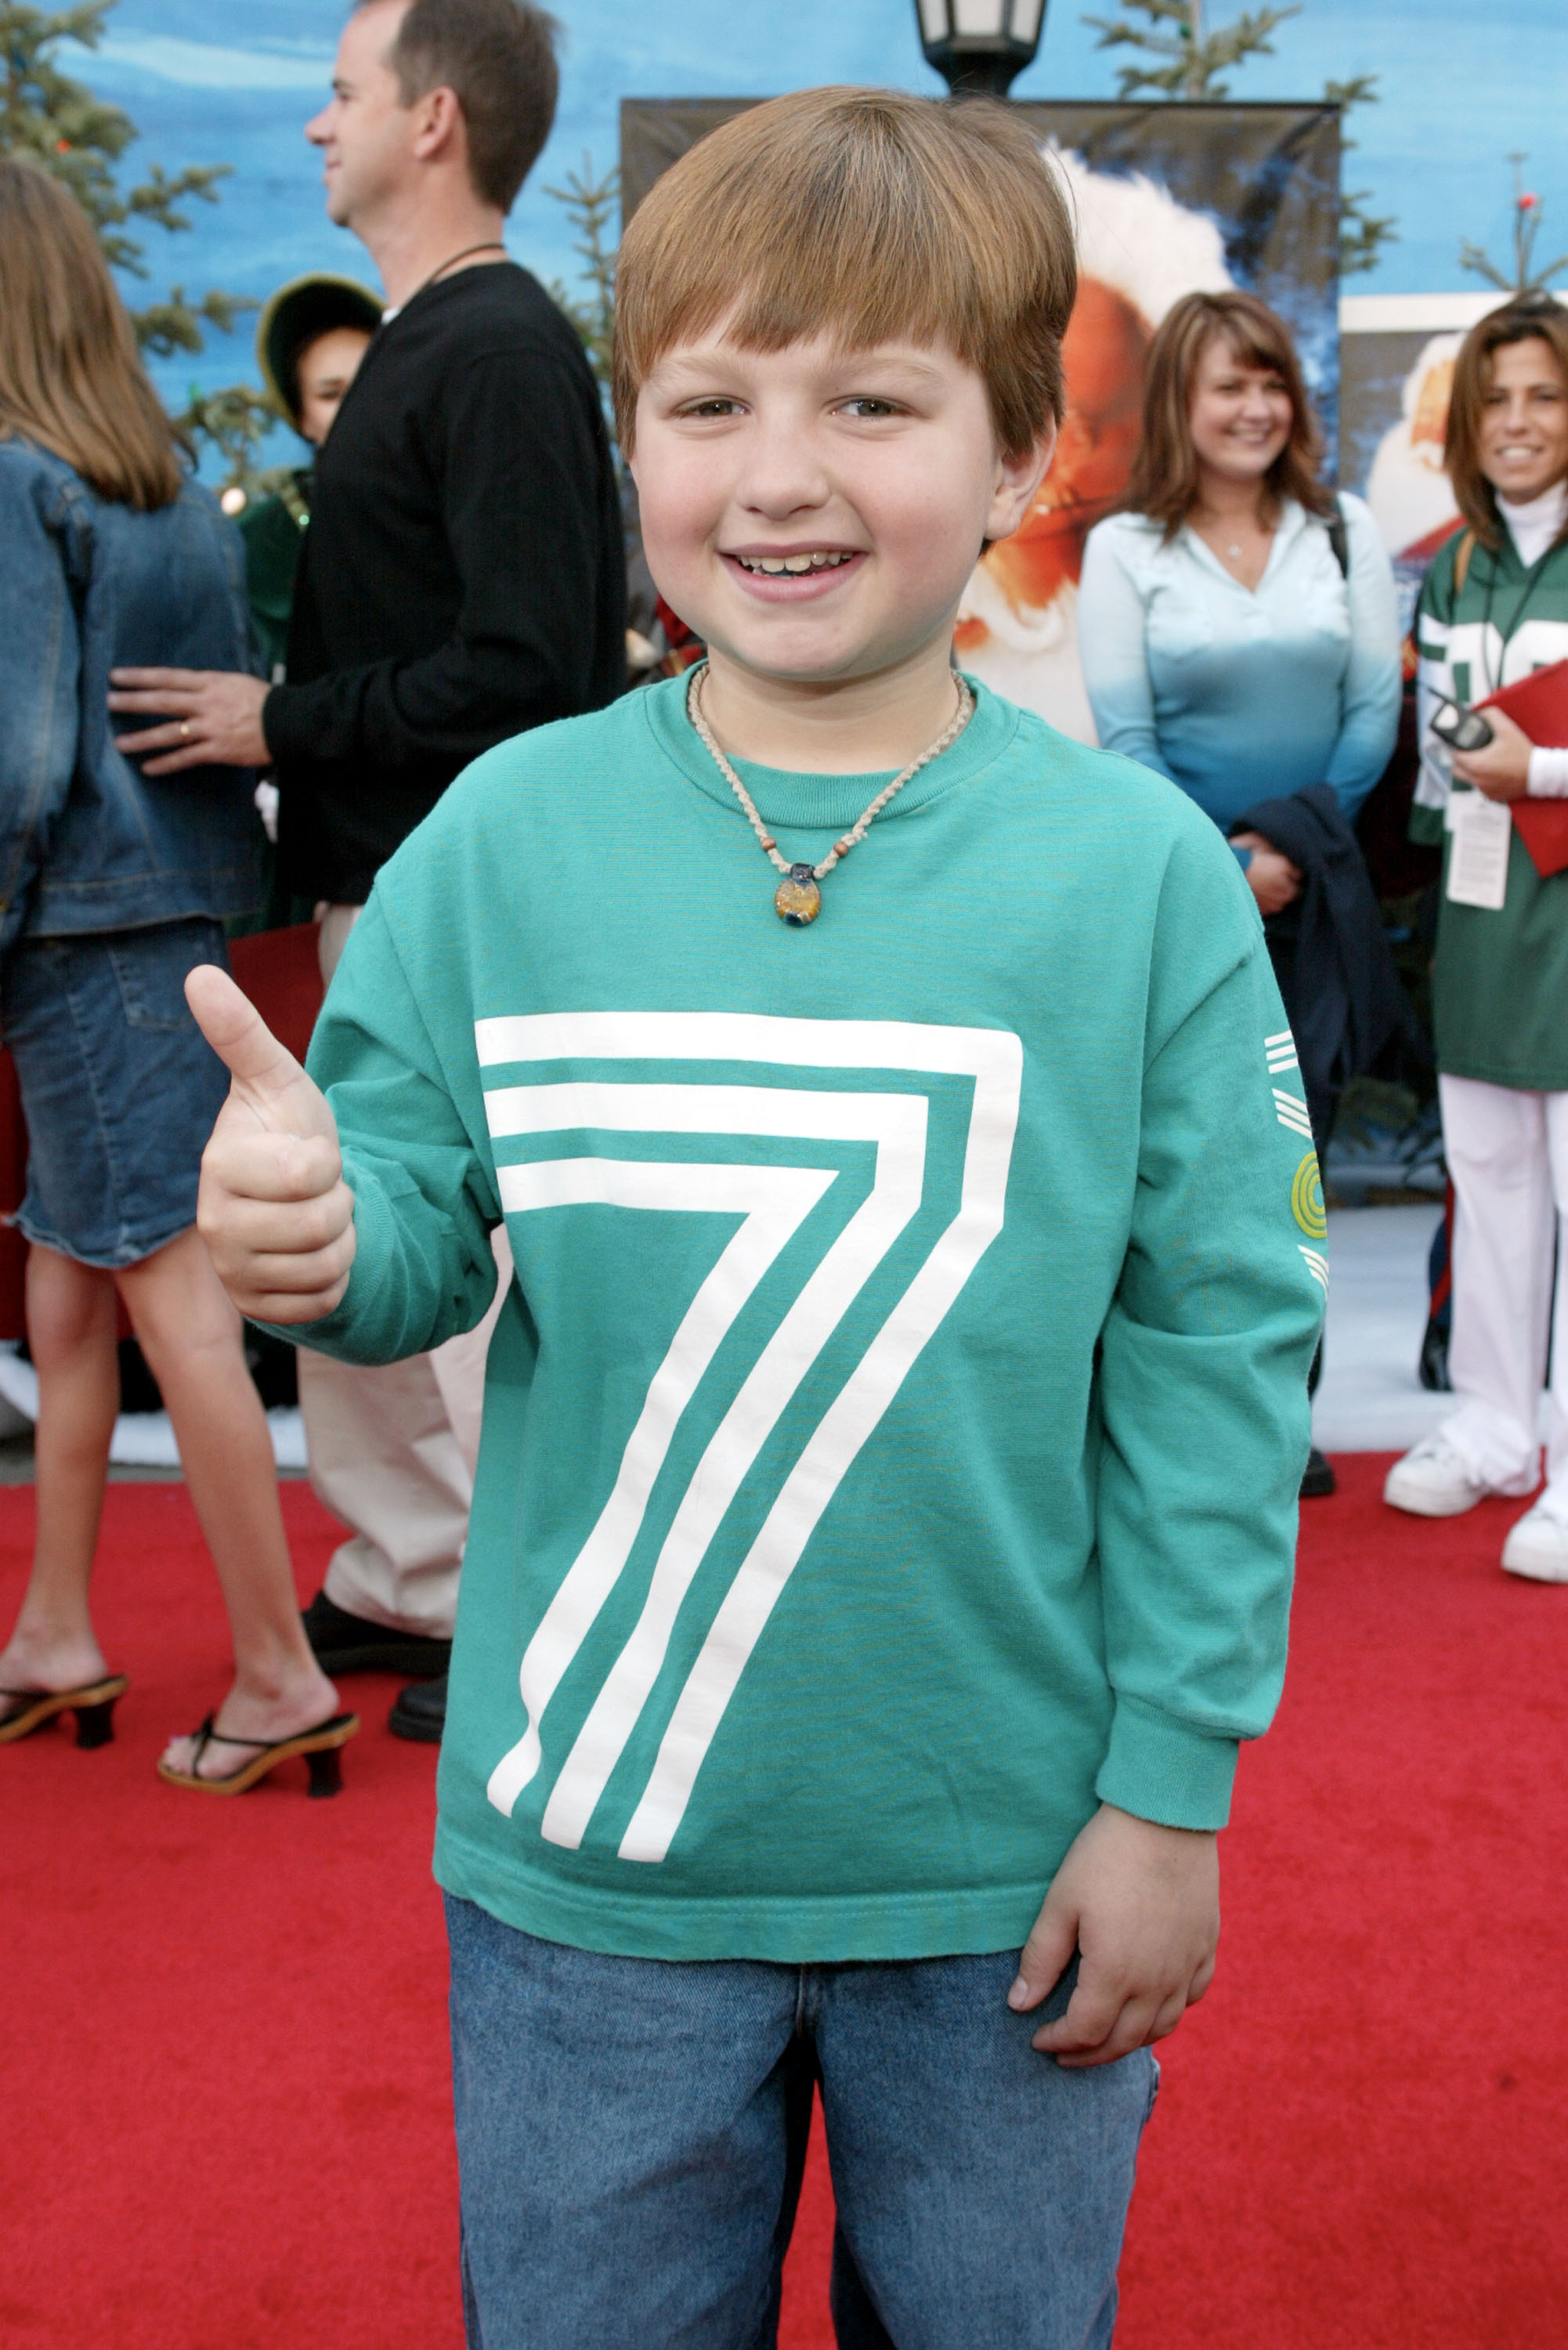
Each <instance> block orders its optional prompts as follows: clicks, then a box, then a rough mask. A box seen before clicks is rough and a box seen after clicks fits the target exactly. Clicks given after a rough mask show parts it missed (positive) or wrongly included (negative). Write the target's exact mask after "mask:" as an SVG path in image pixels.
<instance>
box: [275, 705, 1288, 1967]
mask: <svg viewBox="0 0 1568 2350" xmlns="http://www.w3.org/2000/svg"><path fill="white" fill-rule="evenodd" d="M683 694H684V681H672V682H670V683H669V684H666V685H660V686H658V687H655V688H653V689H651V690H649V691H644V692H642V693H639V694H637V695H634V696H631V697H628V699H626V700H624V701H622V702H618V703H616V704H615V705H614V706H613V707H612V708H610V709H608V710H606V711H603V712H599V713H598V714H597V715H596V716H593V717H590V718H585V719H578V720H574V721H572V722H570V723H566V724H563V725H556V726H550V727H545V728H541V729H539V730H538V731H537V732H535V733H529V734H527V735H524V736H523V737H521V738H520V739H519V740H517V741H516V742H514V743H506V744H504V745H503V746H502V747H501V748H500V749H498V750H495V751H493V752H492V753H490V754H488V755H487V756H486V757H484V758H483V759H482V760H480V761H479V762H478V763H477V764H476V765H475V766H473V767H472V768H471V769H470V770H469V772H468V774H467V775H465V776H464V777H463V778H462V779H461V780H460V781H459V782H458V783H457V784H456V785H453V787H452V790H451V791H449V792H448V794H447V795H446V796H445V798H444V799H443V800H442V801H441V804H440V806H438V807H437V809H436V810H435V812H434V814H433V815H432V816H431V817H430V818H429V820H428V821H427V822H426V823H425V824H424V825H423V826H422V827H421V828H420V830H419V831H418V832H417V833H416V834H415V835H414V836H413V837H412V838H411V839H410V841H409V842H408V844H407V845H406V846H405V847H404V848H403V849H402V850H401V851H400V854H399V855H398V856H397V857H396V858H393V860H392V862H391V863H390V864H389V866H388V867H387V868H385V869H384V871H383V872H382V874H381V875H380V877H379V880H378V882H377V885H376V889H375V894H374V896H373V898H372V899H371V901H370V904H369V908H368V910H367V912H366V914H365V917H364V919H363V920H362V921H361V922H360V923H359V925H358V929H357V930H356V931H355V932H354V935H353V938H352V940H351V941H350V943H349V947H348V952H347V953H346V955H345V957H344V960H343V963H342V966H341V968H340V970H339V972H338V974H337V978H336V980H335V981H334V983H333V986H332V990H331V993H330V994H329V996H328V999H327V1006H326V1010H325V1012H324V1014H323V1016H322V1019H321V1023H320V1025H319V1026H318V1028H317V1035H316V1041H315V1044H314V1045H313V1047H312V1051H311V1067H312V1070H313V1072H314V1074H315V1075H316V1076H317V1079H318V1081H319V1082H320V1083H321V1084H323V1085H324V1086H325V1087H327V1091H328V1094H329V1097H330V1099H331V1101H332V1105H333V1107H334V1110H335V1112H336V1114H337V1120H338V1125H339V1129H340V1131H341V1134H342V1138H343V1145H344V1157H345V1164H346V1169H347V1172H348V1180H349V1183H350V1184H351V1186H352V1188H353V1191H354V1193H355V1203H356V1205H355V1215H356V1228H357V1232H358V1254H357V1257H356V1259H355V1263H354V1270H353V1274H352V1278H351V1280H350V1282H349V1285H348V1294H347V1295H346V1297H345V1299H344V1301H343V1303H342V1305H339V1306H338V1308H337V1311H336V1312H335V1313H334V1314H333V1315H331V1316H330V1317H329V1318H328V1319H327V1321H325V1322H323V1323H319V1324H317V1325H316V1326H315V1327H314V1328H313V1329H312V1330H310V1331H309V1332H308V1333H306V1334H304V1335H306V1338H307V1341H308V1343H310V1344H312V1345H314V1346H320V1347H326V1348H327V1350H328V1351H330V1352H332V1353H335V1354H337V1355H339V1356H341V1357H345V1358H347V1359H349V1360H353V1361H360V1362H382V1361H387V1360H389V1359H392V1358H394V1357H398V1356H400V1355H403V1354H406V1353H410V1352H412V1351H414V1350H416V1349H418V1348H421V1347H429V1346H432V1345H435V1344H437V1343H438V1342H439V1341H441V1339H443V1338H445V1337H447V1336H451V1335H452V1333H454V1332H456V1331H459V1330H462V1329H465V1328H468V1327H471V1326H472V1324H473V1323H474V1322H475V1321H476V1320H477V1319H478V1318H479V1316H480V1315H481V1313H482V1312H483V1308H484V1306H485V1305H486V1303H487V1301H488V1300H489V1298H490V1296H491V1295H492V1293H493V1282H494V1273H493V1257H492V1252H491V1247H490V1242H489V1231H490V1228H491V1227H492V1226H493V1224H494V1223H495V1222H496V1221H497V1220H498V1219H499V1218H500V1217H501V1216H503V1215H504V1217H505V1220H506V1224H507V1229H508V1232H509V1235H510V1238H511V1243H512V1248H513V1253H514V1258H515V1262H516V1268H517V1271H516V1280H515V1283H514V1285H513V1286H512V1288H511V1290H510V1292H509V1295H508V1296H507V1298H506V1301H505V1304H504V1308H503V1311H502V1314H501V1317H500V1321H499V1323H498V1325H497V1327H496V1332H495V1336H494V1338H493V1343H492V1346H491V1350H490V1359H489V1377H488V1382H487V1387H486V1395H485V1413H484V1433H483V1445H482V1449H481V1453H480V1462H479V1473H478V1480H477V1484H476V1489H475V1494H474V1504H473V1514H472V1525H471V1529H470V1534H469V1543H468V1549H467V1554H466V1556H465V1560H464V1565H463V1574H462V1596H461V1600H460V1604H459V1611H458V1625H457V1636H456V1646H455V1651H454V1656H453V1664H452V1686H451V1698H450V1704H449V1713H448V1721H447V1732H446V1740H445V1744H444V1747H443V1751H442V1755H441V1776H440V1825H439V1828H438V1833H437V1848H436V1868H437V1874H438V1876H439V1877H440V1878H441V1882H442V1884H443V1885H445V1886H447V1887H450V1888H451V1889H452V1891H453V1892H456V1893H459V1894H462V1895H464V1896H466V1897H467V1898H471V1899H472V1900H474V1901H477V1902H479V1903H480V1904H481V1905H482V1906H483V1907H484V1908H487V1909H489V1910H491V1911H492V1912H493V1914H494V1915H496V1916H497V1917H499V1918H503V1919H504V1920H506V1921H507V1922H509V1923H511V1924H513V1925H515V1926H519V1927H522V1928H524V1929H526V1930H528V1931H529V1932H532V1933H535V1934H539V1935H543V1936H545V1937H546V1938H548V1939H554V1940H557V1941H563V1942H566V1943H570V1944H575V1945H577V1946H579V1947H584V1948H591V1949H596V1950H616V1951H624V1952H630V1953H640V1954H646V1955H652V1956H659V1957H668V1958H706V1957H737V1956H746V1957H754V1958H765V1959H773V1960H789V1961H805V1960H840V1959H873V1958H912V1957H920V1956H927V1955H931V1954H934V1953H939V1952H951V1951H961V1950H1000V1949H1004V1948H1006V1947H1008V1946H1010V1945H1015V1944H1016V1943H1017V1942H1018V1941H1019V1940H1020V1939H1021V1938H1022V1937H1023V1934H1024V1932H1025V1931H1026V1930H1027V1929H1028V1927H1029V1925H1030V1923H1031V1922H1032V1920H1033V1915H1034V1912H1035V1909H1036V1908H1037V1906H1038V1903H1039V1901H1040V1898H1041V1897H1042V1894H1043V1891H1044V1887H1045V1885H1046V1883H1047V1881H1048V1879H1049V1878H1050V1877H1051V1875H1052V1873H1053V1871H1054V1869H1055V1867H1056V1866H1057V1864H1058V1863H1059V1861H1060V1859H1061V1857H1062V1856H1063V1854H1064V1851H1065V1849H1066V1846H1067V1845H1068V1844H1069V1843H1070V1842H1071V1840H1072V1838H1073V1836H1074V1835H1075V1834H1076V1832H1077V1830H1078V1829H1079V1828H1080V1827H1081V1826H1082V1825H1083V1824H1084V1822H1085V1819H1086V1818H1087V1817H1088V1816H1089V1814H1091V1812H1092V1811H1093V1810H1094V1808H1095V1805H1096V1799H1097V1798H1098V1799H1103V1800H1106V1801H1109V1802H1112V1803H1115V1804H1120V1805H1122V1806H1123V1807H1125V1808H1126V1809H1127V1810H1128V1811H1131V1812H1135V1813H1138V1814H1143V1815H1144V1816H1146V1817H1147V1818H1150V1819H1154V1820H1161V1821H1166V1822H1169V1823H1172V1824H1175V1825H1186V1826H1192V1827H1212V1826H1217V1825H1220V1824H1221V1823H1222V1822H1223V1820H1224V1818H1225V1815H1226V1811H1227V1805H1228V1800H1229V1791H1230V1785H1231V1774H1232V1771H1233V1767H1234V1762H1235V1753H1236V1742H1237V1741H1238V1740H1239V1739H1241V1738H1244V1737H1251V1736H1255V1735H1257V1734H1258V1733H1259V1732H1260V1731H1262V1730H1263V1729H1264V1728H1265V1727H1266V1725H1267V1723H1268V1721H1269V1719H1270V1716H1271V1714H1272V1710H1273V1706H1274V1703H1275V1700H1276V1699H1277V1696H1278V1692H1279V1688H1280V1681H1281V1677H1282V1669H1283V1664H1284V1651H1285V1627H1286V1616H1287V1608H1288V1597H1289V1589H1290V1578H1291V1559H1292V1552H1293V1542H1294V1533H1295V1496H1296V1488H1297V1485H1298V1482H1299V1480H1300V1477H1301V1472H1302V1467H1303V1461H1304V1458H1305V1453H1306V1445H1307V1426H1308V1423H1307V1404H1306V1392H1305V1375H1306V1368H1307V1363H1308V1358H1309V1357H1310V1355H1311V1353H1312V1348H1313V1345H1314V1339H1315V1336H1316V1332H1317V1327H1318V1321H1319V1307H1320V1305H1321V1284H1322V1281H1323V1278H1324V1273H1323V1263H1322V1242H1323V1217H1322V1204H1321V1193H1320V1192H1319V1191H1318V1190H1317V1188H1316V1169H1315V1164H1314V1160H1313V1159H1312V1153H1311V1144H1310V1141H1309V1140H1308V1139H1307V1136H1306V1121H1305V1116H1304V1111H1303V1108H1302V1107H1301V1092H1300V1083H1299V1078H1298V1077H1297V1076H1296V1074H1295V1071H1294V1060H1293V1053H1292V1051H1291V1047H1290V1041H1289V1037H1288V1034H1286V1033H1285V1020H1284V1015H1283V1014H1282V1010H1281V1007H1280V1001H1279V997H1278V994H1277V993H1276V992H1275V988H1274V984H1273V981H1272V976H1271V974H1270V970H1269V963H1268V958H1267V955H1266V953H1265V951H1264V949H1263V942H1262V931H1261V928H1260V925H1259V922H1258V920H1257V917H1256V914H1255V911H1254V910H1253V906H1252V901H1251V897H1250V895H1249V893H1248V892H1247V889H1246V888H1245V885H1244V883H1243V882H1242V881H1241V877H1240V875H1239V873H1238V872H1237V869H1236V866H1235V860H1234V858H1231V855H1230V853H1229V851H1228V849H1227V848H1226V847H1225V844H1224V842H1223V841H1222V840H1221V839H1220V837H1219V835H1218V834H1217V833H1216V832H1215V830H1214V828H1213V827H1212V825H1210V823H1209V822H1208V820H1207V819H1206V818H1205V817H1204V816H1202V815H1201V814H1200V812H1199V810H1197V809H1196V808H1195V807H1193V806H1192V805H1191V804H1190V802H1189V801H1188V800H1187V799H1186V798H1185V797H1184V796H1183V795H1181V794H1180V793H1179V792H1178V791H1177V790H1176V789H1175V788H1174V787H1173V786H1172V785H1169V784H1168V783H1166V782H1164V781H1163V780H1161V779H1159V778H1158V777H1155V776H1152V775H1148V774H1147V773H1146V772H1145V771H1144V770H1143V769H1141V768H1138V767H1137V766H1134V765H1133V764H1131V763H1129V762H1128V761H1127V760H1123V759H1118V758H1114V757H1110V756H1108V755H1106V754H1103V753H1098V752H1093V751H1087V750H1085V749H1083V748H1081V747H1080V746H1079V745H1077V744H1075V743H1069V742H1067V741H1065V740H1064V738H1063V737H1061V736H1060V735H1057V734H1055V733H1053V732H1052V731H1051V730H1050V729H1049V728H1048V727H1046V726H1044V725H1043V724H1042V723H1041V722H1040V721H1039V720H1038V719H1036V718H1033V717H1032V716H1030V715H1028V714H1026V713H1025V712H1021V711H1018V710H1016V709H1014V708H1012V706H1011V705H1010V704H1008V703H1006V702H1002V701H999V700H998V699H996V698H995V697H994V696H992V695H991V694H989V693H988V692H986V691H984V689H978V708H977V711H976V713H975V716H974V718H973V719H972V721H971V724H970V726H969V727H968V729H967V731H966V732H965V733H964V734H963V735H962V736H961V738H960V740H959V741H958V743H956V744H955V745H954V746H953V748H952V749H950V751H948V752H947V753H946V754H944V755H943V757H942V758H940V760H938V761H936V762H935V763H934V764H932V765H930V766H929V767H928V768H926V769H925V770H924V771H923V772H922V773H921V774H920V775H918V776H917V777H916V779H915V780H914V782H913V783H911V784H910V785H909V786H908V787H907V788H906V790H905V791H904V792H903V793H902V794H901V795H900V796H899V797H898V800H897V801H896V802H895V803H894V804H893V806H891V808H890V809H889V810H888V813H887V815H886V816H884V817H882V818H881V819H879V820H878V821H877V824H876V825H875V827H873V829H872V831H871V833H870V835H869V837H868V838H867V841H866V843H865V844H864V845H863V846H862V847H860V848H858V849H857V850H856V852H855V854H854V855H853V857H851V858H848V859H847V860H846V863H845V864H844V865H843V866H841V867H840V868H839V869H838V870H837V871H836V872H835V873H834V874H833V875H832V876H831V877H830V878H829V879H828V880H827V882H826V885H825V888H824V893H823V895H824V908H823V912H822V914H821V917H820V919H819V920H818V921H817V922H816V923H815V926H814V927H813V928H811V929H809V930H805V931H794V930H787V929H785V928H784V926H783V925H782V924H781V923H780V922H779V921H778V920H777V919H776V917H775V915H774V910H773V906H772V893H773V889H774V882H775V878H776V877H775V876H774V873H773V870H772V868H770V867H769V866H768V865H767V864H766V863H765V861H764V860H763V856H762V854H761V852H760V850H759V849H758V847H757V845H756V842H755V840H754V839H753V835H752V833H751V831H750V829H749V828H748V827H747V825H746V822H745V820H744V818H743V816H742V814H741V811H740V809H739V807H738V806H736V804H735V802H734V800H733V798H732V795H731V793H730V790H729V787H728V785H726V784H725V782H724V781H723V779H722V776H721V775H719V773H718V771H717V770H716V768H715V766H714V765H713V763H712V761H711V758H710V756H709V754H708V753H707V752H706V751H705V750H704V748H703V747H702V744H701V742H700V741H699V740H698V738H697V736H696V735H695V734H694V733H693V732H692V731H691V726H690V724H689V723H688V721H687V719H686V716H685V712H684V702H683ZM743 772H744V775H745V779H746V781H747V783H748V785H749V787H750V789H751V790H752V792H753V795H754V797H755V799H756V800H757V802H758V804H759V806H760V807H761V810H762V813H763V817H764V818H765V819H766V821H767V823H768V825H769V827H770V829H772V830H773V831H774V832H775V833H776V834H777V835H778V837H779V838H780V842H781V846H782V847H784V849H785V850H786V852H788V853H789V854H791V855H793V856H795V857H801V858H812V859H820V858H822V857H823V856H825V855H826V850H827V848H828V847H829V845H830V844H831V842H832V841H833V839H834V838H835V837H836V836H837V835H838V834H839V833H840V832H842V830H843V829H844V828H845V827H846V825H847V824H849V823H850V822H852V821H853V819H854V818H855V817H856V816H857V815H858V813H859V812H860V810H861V808H862V807H863V806H865V805H866V803H867V800H868V799H869V798H870V797H871V796H872V795H873V793H874V792H875V791H876V790H877V787H878V785H879V783H880V782H881V781H883V780H886V779H885V778H879V777H876V776H868V775H788V774H783V773H780V772H777V771H775V770H772V769H765V768H760V767H756V766H747V767H745V768H744V770H743Z"/></svg>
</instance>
